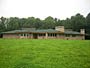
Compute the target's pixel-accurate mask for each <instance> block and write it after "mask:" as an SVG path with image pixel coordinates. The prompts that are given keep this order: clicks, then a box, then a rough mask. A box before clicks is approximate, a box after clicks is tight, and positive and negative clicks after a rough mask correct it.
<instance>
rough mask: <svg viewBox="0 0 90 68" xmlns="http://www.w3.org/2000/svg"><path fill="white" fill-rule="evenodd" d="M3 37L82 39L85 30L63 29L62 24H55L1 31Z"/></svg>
mask: <svg viewBox="0 0 90 68" xmlns="http://www.w3.org/2000/svg"><path fill="white" fill-rule="evenodd" d="M3 38H28V39H67V40H68V39H71V40H84V39H85V30H84V29H81V30H80V32H76V31H72V30H67V29H64V26H57V27H55V29H34V28H22V29H20V30H13V31H7V32H3Z"/></svg>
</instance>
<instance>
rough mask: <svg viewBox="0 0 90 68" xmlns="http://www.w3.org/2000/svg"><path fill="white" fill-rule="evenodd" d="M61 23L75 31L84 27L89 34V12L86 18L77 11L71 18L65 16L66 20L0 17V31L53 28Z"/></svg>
mask: <svg viewBox="0 0 90 68" xmlns="http://www.w3.org/2000/svg"><path fill="white" fill-rule="evenodd" d="M61 25H62V26H65V28H68V29H73V30H76V31H79V30H80V29H85V30H86V33H89V34H90V13H89V14H88V15H87V16H86V18H85V17H84V16H83V15H81V14H79V13H78V14H76V15H75V16H71V18H67V19H66V20H60V19H57V18H53V17H51V16H49V17H47V18H45V19H44V20H41V19H39V18H35V17H28V18H18V17H10V18H5V17H1V18H0V32H4V31H10V30H17V29H21V28H37V29H49V28H52V29H53V28H55V26H61Z"/></svg>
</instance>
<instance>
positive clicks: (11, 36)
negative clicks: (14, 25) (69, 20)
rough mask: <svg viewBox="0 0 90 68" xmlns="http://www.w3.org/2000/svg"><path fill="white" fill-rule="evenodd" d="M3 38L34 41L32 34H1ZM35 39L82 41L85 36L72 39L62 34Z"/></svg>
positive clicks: (70, 36)
mask: <svg viewBox="0 0 90 68" xmlns="http://www.w3.org/2000/svg"><path fill="white" fill-rule="evenodd" d="M3 38H29V39H34V37H33V34H31V35H29V36H20V35H19V34H3ZM37 39H65V40H84V39H85V36H84V35H76V36H75V37H73V36H72V35H69V36H68V37H67V36H66V35H64V34H61V35H60V34H57V35H56V36H48V35H47V38H46V35H45V36H39V35H37Z"/></svg>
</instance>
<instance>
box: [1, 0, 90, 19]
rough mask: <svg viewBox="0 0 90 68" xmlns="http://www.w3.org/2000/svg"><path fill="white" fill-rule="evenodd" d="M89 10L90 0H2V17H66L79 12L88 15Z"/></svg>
mask: <svg viewBox="0 0 90 68" xmlns="http://www.w3.org/2000/svg"><path fill="white" fill-rule="evenodd" d="M89 12H90V0H0V17H1V16H4V17H31V16H33V17H36V18H37V17H38V18H41V19H44V18H46V17H47V16H52V17H54V18H55V17H56V18H59V19H65V18H67V17H69V18H70V17H71V16H73V15H75V14H77V13H80V14H82V15H84V16H86V15H87V14H88V13H89Z"/></svg>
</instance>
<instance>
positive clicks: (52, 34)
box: [48, 33, 57, 37]
mask: <svg viewBox="0 0 90 68" xmlns="http://www.w3.org/2000/svg"><path fill="white" fill-rule="evenodd" d="M56 35H57V34H55V33H49V34H48V36H51V37H56Z"/></svg>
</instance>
